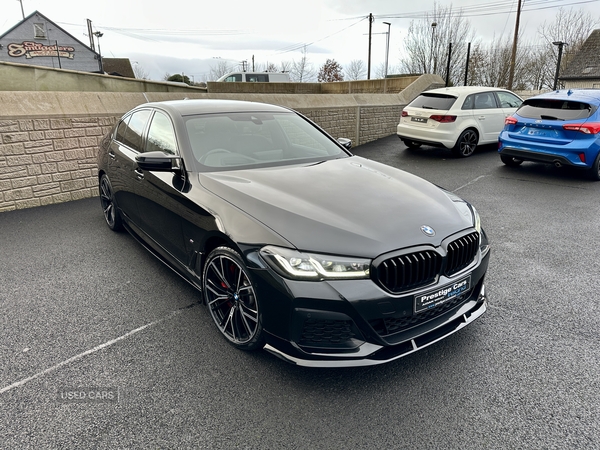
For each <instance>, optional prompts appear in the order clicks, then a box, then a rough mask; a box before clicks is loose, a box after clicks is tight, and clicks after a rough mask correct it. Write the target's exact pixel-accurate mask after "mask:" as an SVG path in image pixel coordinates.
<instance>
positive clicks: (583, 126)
mask: <svg viewBox="0 0 600 450" xmlns="http://www.w3.org/2000/svg"><path fill="white" fill-rule="evenodd" d="M563 129H565V130H568V131H579V132H581V133H584V134H598V133H600V123H599V122H591V123H569V124H565V125H563Z"/></svg>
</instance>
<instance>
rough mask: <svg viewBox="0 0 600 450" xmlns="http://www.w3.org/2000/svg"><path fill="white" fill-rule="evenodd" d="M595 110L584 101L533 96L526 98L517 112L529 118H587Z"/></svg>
mask: <svg viewBox="0 0 600 450" xmlns="http://www.w3.org/2000/svg"><path fill="white" fill-rule="evenodd" d="M595 110H596V108H595V107H593V106H592V105H590V104H589V103H584V102H576V101H571V100H555V99H546V98H531V99H528V100H525V101H524V102H523V104H522V105H521V107H520V108H519V110H518V111H517V112H518V113H519V115H520V116H521V117H526V118H528V119H542V120H579V119H587V118H588V117H590V116H591V115H592V113H593V112H594V111H595Z"/></svg>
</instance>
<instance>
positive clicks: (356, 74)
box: [344, 59, 367, 80]
mask: <svg viewBox="0 0 600 450" xmlns="http://www.w3.org/2000/svg"><path fill="white" fill-rule="evenodd" d="M344 73H345V74H346V79H348V80H364V79H365V77H366V73H367V70H366V69H365V63H364V61H362V60H360V59H353V60H352V61H350V64H348V65H347V66H346V68H345V69H344Z"/></svg>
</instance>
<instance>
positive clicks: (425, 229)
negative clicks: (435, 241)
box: [421, 225, 435, 237]
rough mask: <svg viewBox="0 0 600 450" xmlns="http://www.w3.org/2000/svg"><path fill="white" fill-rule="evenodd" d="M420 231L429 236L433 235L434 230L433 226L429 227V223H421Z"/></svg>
mask: <svg viewBox="0 0 600 450" xmlns="http://www.w3.org/2000/svg"><path fill="white" fill-rule="evenodd" d="M421 231H422V232H423V233H425V234H426V235H427V236H429V237H433V236H435V230H434V229H433V228H431V227H430V226H429V225H423V226H422V227H421Z"/></svg>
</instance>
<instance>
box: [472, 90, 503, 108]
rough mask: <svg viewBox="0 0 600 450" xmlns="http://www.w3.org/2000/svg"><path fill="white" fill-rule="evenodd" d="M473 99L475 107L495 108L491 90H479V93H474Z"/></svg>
mask: <svg viewBox="0 0 600 450" xmlns="http://www.w3.org/2000/svg"><path fill="white" fill-rule="evenodd" d="M474 97H475V98H474V100H473V105H474V108H475V109H490V108H497V107H498V105H496V97H494V93H493V92H481V93H479V94H475V96H474Z"/></svg>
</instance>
